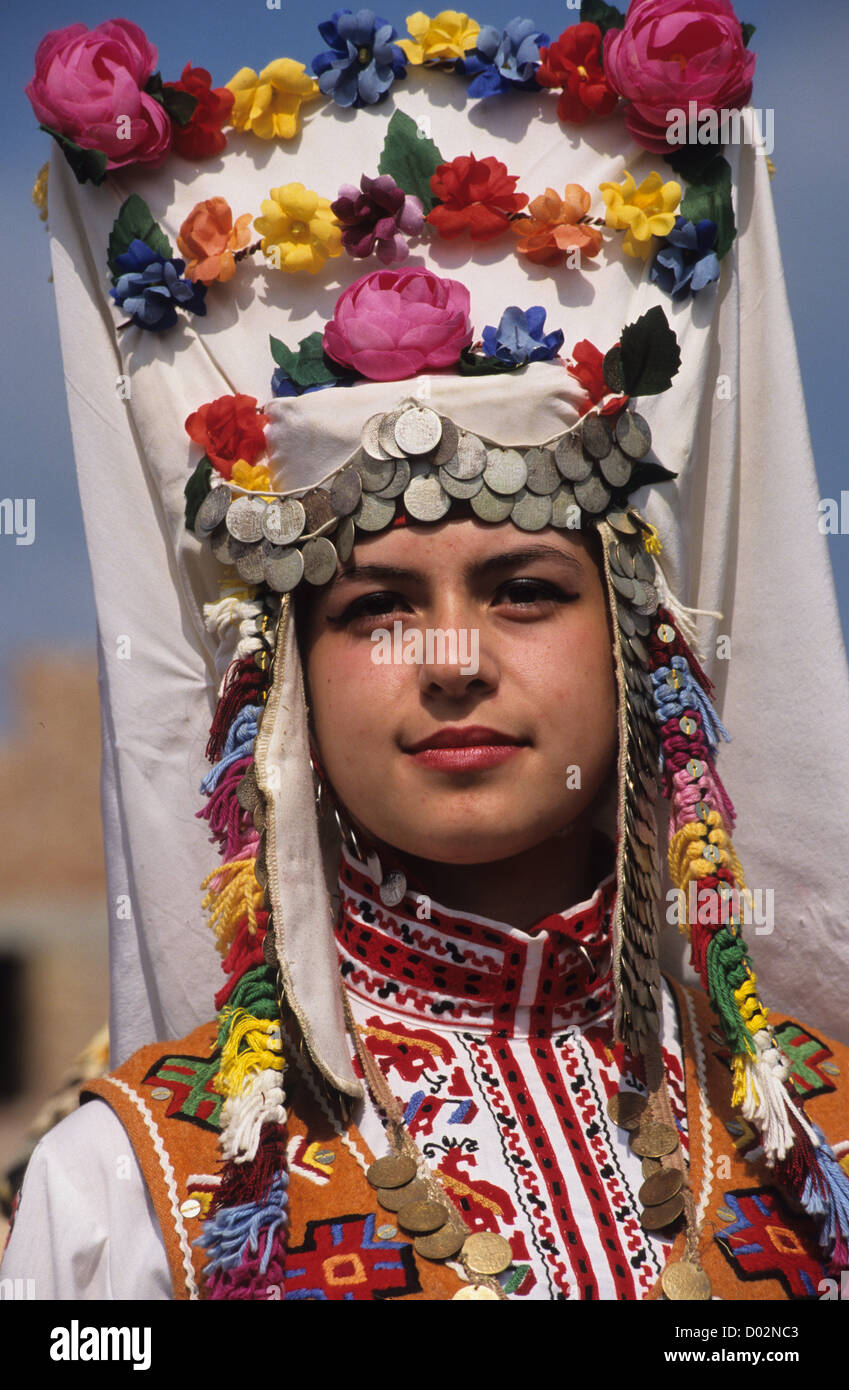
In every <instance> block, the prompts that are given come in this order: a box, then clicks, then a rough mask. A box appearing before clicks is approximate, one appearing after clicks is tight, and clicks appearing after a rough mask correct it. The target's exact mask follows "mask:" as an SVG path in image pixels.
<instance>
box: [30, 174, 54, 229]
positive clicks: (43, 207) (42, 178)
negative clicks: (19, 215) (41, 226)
mask: <svg viewBox="0 0 849 1390" xmlns="http://www.w3.org/2000/svg"><path fill="white" fill-rule="evenodd" d="M49 173H50V160H49V159H48V161H47V163H46V164H42V166H41V168H40V169H39V171H38V174H37V175H36V180H35V183H34V184H33V186H32V201H33V202H34V203H35V206H36V207H37V208H38V215H39V217H40V218H41V220H42V222H46V221H47V178H48V175H49Z"/></svg>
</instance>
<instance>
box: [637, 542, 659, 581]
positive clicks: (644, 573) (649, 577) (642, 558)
mask: <svg viewBox="0 0 849 1390" xmlns="http://www.w3.org/2000/svg"><path fill="white" fill-rule="evenodd" d="M634 571H635V574H636V576H637V578H638V579H642V581H643V583H644V584H653V583H654V575H655V569H654V560H653V559H652V557H651V556H650V555H648V554H647V553H646V551H645V550H642V549H640V550H637V551H635V552H634Z"/></svg>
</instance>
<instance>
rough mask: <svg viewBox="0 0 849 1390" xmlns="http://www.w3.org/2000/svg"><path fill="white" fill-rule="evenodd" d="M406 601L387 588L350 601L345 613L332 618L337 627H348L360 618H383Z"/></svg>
mask: <svg viewBox="0 0 849 1390" xmlns="http://www.w3.org/2000/svg"><path fill="white" fill-rule="evenodd" d="M404 602H405V600H404V599H402V598H401V597H400V595H399V594H393V593H390V592H388V591H386V590H384V591H382V592H380V593H375V594H363V595H362V597H361V598H357V599H354V601H353V603H349V604H348V607H347V608H346V609H345V611H344V612H343V613H340V615H339V617H338V618H334V619H332V620H329V621H332V623H333V625H334V626H337V627H347V626H348V624H349V623H353V622H356V620H357V619H358V618H366V619H367V618H382V617H385V616H387V615H388V614H389V613H394V612H395V611H396V610H397V609H398V608H399V607H400V606H401V604H403V603H404Z"/></svg>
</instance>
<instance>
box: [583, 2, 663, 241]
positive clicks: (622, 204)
mask: <svg viewBox="0 0 849 1390" xmlns="http://www.w3.org/2000/svg"><path fill="white" fill-rule="evenodd" d="M645 2H646V0H644V3H645ZM599 190H600V192H601V195H602V197H603V198H604V201H605V203H606V204H607V216H606V220H607V225H608V227H612V228H613V229H614V231H618V232H621V231H623V230H625V231H626V235H625V240H624V241H623V243H622V250H623V251H624V252H625V253H626V255H628V256H637V257H638V258H639V259H641V260H647V259H648V256H649V253H650V251H651V239H652V237H653V236H668V235H669V233H670V232H671V231H672V228H673V227H674V226H675V212H676V209H677V207H678V204H679V202H680V201H681V185H680V184H679V183H676V182H675V180H674V179H670V181H669V183H664V182H663V179H662V178H661V177H660V174H657V173H654V174H649V175H648V177H647V178H644V179H643V181H642V183H641V184H640V186H639V188H638V187H637V185H636V183H635V182H634V180H633V178H632V177H631V175H630V174H626V175H625V178H624V181H623V182H622V183H621V184H619V183H601V184H599ZM626 229H627V230H626Z"/></svg>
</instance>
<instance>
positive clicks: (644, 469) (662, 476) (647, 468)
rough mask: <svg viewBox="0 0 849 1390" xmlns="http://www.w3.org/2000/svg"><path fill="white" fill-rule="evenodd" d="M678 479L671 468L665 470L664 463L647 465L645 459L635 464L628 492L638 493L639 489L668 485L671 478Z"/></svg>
mask: <svg viewBox="0 0 849 1390" xmlns="http://www.w3.org/2000/svg"><path fill="white" fill-rule="evenodd" d="M677 477H678V474H677V473H673V472H672V470H671V469H670V468H664V466H663V464H662V463H647V462H646V460H645V459H641V460H640V462H639V463H635V464H634V470H633V472H632V474H631V477H630V479H629V482H628V491H629V493H630V492H636V491H637V488H638V487H648V486H649V485H650V484H651V483H668V482H669V480H670V479H671V478H677Z"/></svg>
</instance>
